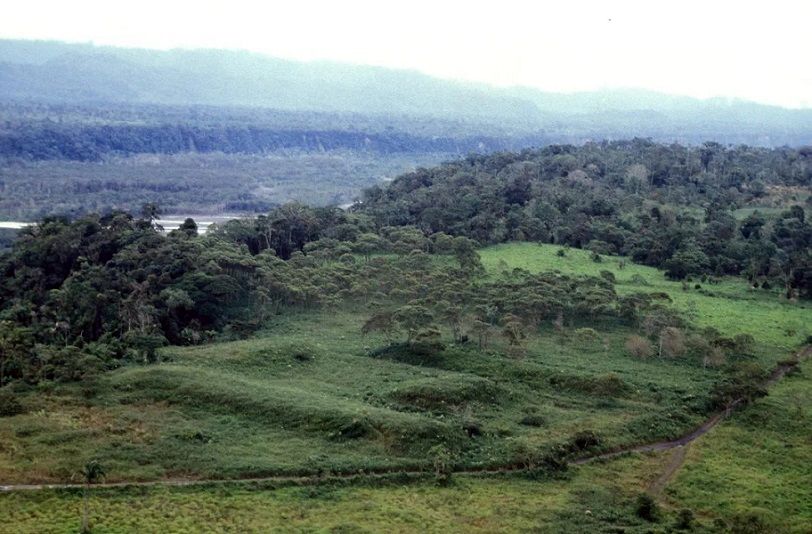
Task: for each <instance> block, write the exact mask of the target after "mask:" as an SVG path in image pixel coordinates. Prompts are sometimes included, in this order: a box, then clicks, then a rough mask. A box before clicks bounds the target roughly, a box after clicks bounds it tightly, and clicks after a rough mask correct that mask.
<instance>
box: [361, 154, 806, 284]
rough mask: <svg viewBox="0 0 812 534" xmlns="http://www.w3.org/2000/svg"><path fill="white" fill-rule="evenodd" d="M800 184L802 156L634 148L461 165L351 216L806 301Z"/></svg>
mask: <svg viewBox="0 0 812 534" xmlns="http://www.w3.org/2000/svg"><path fill="white" fill-rule="evenodd" d="M810 186H812V148H809V147H807V148H802V149H789V148H782V149H761V148H753V147H745V146H741V147H735V148H725V147H723V146H721V145H719V144H716V143H706V144H705V145H703V146H701V147H695V148H691V147H684V146H680V145H662V144H657V143H653V142H651V141H646V140H640V139H636V140H633V141H623V142H603V143H590V144H586V145H584V146H580V147H576V146H572V145H553V146H548V147H545V148H542V149H538V150H525V151H523V152H520V153H498V154H493V155H488V156H469V157H468V158H465V159H464V160H460V161H455V162H450V163H446V164H444V165H441V166H439V167H435V168H432V169H419V170H417V171H416V172H412V173H409V174H406V175H403V176H400V177H399V178H397V179H396V180H394V181H393V182H392V183H391V184H389V185H388V186H387V187H372V188H370V189H368V190H366V191H365V193H364V196H363V203H362V204H361V205H360V206H359V207H358V208H357V209H358V210H359V211H361V212H363V213H365V214H367V215H369V216H372V217H373V219H374V220H375V221H376V223H377V224H378V225H380V226H402V225H410V226H415V227H417V228H420V229H421V230H423V231H424V232H425V233H427V234H431V233H436V232H443V233H447V234H451V235H455V236H465V237H469V238H471V239H474V240H476V241H477V242H479V243H482V244H491V243H500V242H505V241H516V240H518V241H524V240H528V241H540V242H546V243H558V244H562V245H570V246H573V247H578V248H587V249H590V250H592V251H593V252H594V253H595V254H596V255H597V256H599V255H600V254H620V255H624V256H628V257H630V258H631V259H632V260H633V261H636V262H639V263H644V264H647V265H654V266H658V267H661V268H664V269H666V271H667V273H668V274H669V275H670V276H672V277H674V278H683V277H686V276H691V275H701V274H713V273H715V274H719V275H721V274H744V275H747V276H748V277H749V278H750V279H751V280H754V281H755V280H757V279H759V278H764V277H769V278H771V279H775V278H781V279H782V280H784V282H785V283H787V284H788V287H789V286H790V285H792V286H794V287H802V288H803V289H802V291H804V292H807V293H810V292H812V226H810V224H809V222H808V221H807V220H806V216H805V210H808V208H809V207H810V205H812V196H811V195H810V193H812V190H810ZM758 207H761V211H759V210H758ZM765 207H766V212H765ZM770 207H775V208H780V209H787V208H791V209H790V210H789V211H786V212H784V213H783V215H780V216H777V217H770V216H768V212H771V213H775V212H776V211H778V210H775V209H770Z"/></svg>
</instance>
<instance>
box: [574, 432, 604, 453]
mask: <svg viewBox="0 0 812 534" xmlns="http://www.w3.org/2000/svg"><path fill="white" fill-rule="evenodd" d="M601 443H603V440H602V439H601V437H600V436H599V435H597V434H596V433H595V432H593V431H591V430H580V431H578V432H577V433H576V434H575V435H574V436H572V438H571V439H570V441H569V450H570V451H571V452H583V451H587V450H589V449H593V448H595V447H599V446H600V445H601Z"/></svg>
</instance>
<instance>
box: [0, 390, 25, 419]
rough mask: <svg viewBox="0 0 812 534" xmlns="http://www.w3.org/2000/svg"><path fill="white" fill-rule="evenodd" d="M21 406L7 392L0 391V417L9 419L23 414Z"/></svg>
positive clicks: (15, 398)
mask: <svg viewBox="0 0 812 534" xmlns="http://www.w3.org/2000/svg"><path fill="white" fill-rule="evenodd" d="M24 411H25V410H24V409H23V405H22V404H20V401H18V400H17V397H15V396H14V394H13V393H11V392H10V391H8V390H2V389H0V417H11V416H12V415H18V414H21V413H23V412H24Z"/></svg>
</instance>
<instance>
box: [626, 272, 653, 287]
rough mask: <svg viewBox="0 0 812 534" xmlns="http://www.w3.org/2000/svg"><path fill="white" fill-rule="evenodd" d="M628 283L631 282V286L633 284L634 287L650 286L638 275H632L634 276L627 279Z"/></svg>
mask: <svg viewBox="0 0 812 534" xmlns="http://www.w3.org/2000/svg"><path fill="white" fill-rule="evenodd" d="M629 282H631V283H632V284H634V285H636V286H647V285H651V284H649V283H648V280H646V279H645V278H643V277H642V276H641V275H639V274H634V275H632V277H631V278H630V279H629Z"/></svg>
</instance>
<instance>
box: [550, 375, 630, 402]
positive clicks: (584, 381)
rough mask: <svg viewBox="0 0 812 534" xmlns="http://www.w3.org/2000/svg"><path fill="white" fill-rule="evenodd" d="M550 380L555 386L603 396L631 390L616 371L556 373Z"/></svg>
mask: <svg viewBox="0 0 812 534" xmlns="http://www.w3.org/2000/svg"><path fill="white" fill-rule="evenodd" d="M549 382H550V385H552V386H554V387H559V388H564V389H568V390H571V391H577V392H580V393H585V394H587V395H597V396H601V397H617V396H620V395H623V394H625V393H626V392H628V390H629V386H628V385H627V384H626V383H625V382H624V381H623V380H622V379H621V378H620V377H619V376H617V375H616V374H614V373H607V374H605V375H600V376H589V377H583V376H574V375H555V376H552V377H550V379H549Z"/></svg>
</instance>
